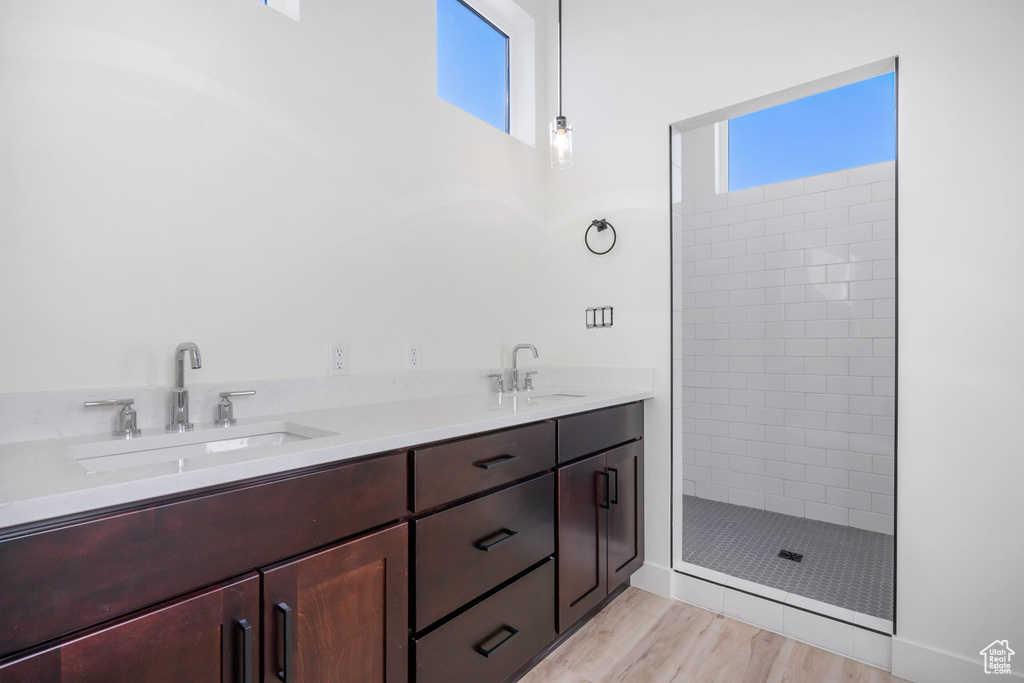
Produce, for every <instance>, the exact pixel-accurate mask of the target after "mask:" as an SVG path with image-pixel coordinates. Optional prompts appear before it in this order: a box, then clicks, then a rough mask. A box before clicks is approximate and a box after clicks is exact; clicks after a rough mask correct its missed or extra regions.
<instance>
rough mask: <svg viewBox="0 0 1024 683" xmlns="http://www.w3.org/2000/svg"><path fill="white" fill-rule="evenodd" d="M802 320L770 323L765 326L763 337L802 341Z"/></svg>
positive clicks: (803, 323)
mask: <svg viewBox="0 0 1024 683" xmlns="http://www.w3.org/2000/svg"><path fill="white" fill-rule="evenodd" d="M804 325H806V323H805V322H804V321H803V320H788V321H785V322H770V323H768V324H767V325H766V326H765V335H766V336H767V337H768V338H769V339H802V338H803V337H804V336H805V334H804Z"/></svg>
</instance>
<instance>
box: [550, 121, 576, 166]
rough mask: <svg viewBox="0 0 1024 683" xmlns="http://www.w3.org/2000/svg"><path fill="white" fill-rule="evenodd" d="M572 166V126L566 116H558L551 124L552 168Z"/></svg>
mask: <svg viewBox="0 0 1024 683" xmlns="http://www.w3.org/2000/svg"><path fill="white" fill-rule="evenodd" d="M570 166H572V126H570V125H569V123H568V122H567V121H566V120H565V117H564V116H556V117H555V120H554V121H552V122H551V167H552V168H558V169H563V168H569V167H570Z"/></svg>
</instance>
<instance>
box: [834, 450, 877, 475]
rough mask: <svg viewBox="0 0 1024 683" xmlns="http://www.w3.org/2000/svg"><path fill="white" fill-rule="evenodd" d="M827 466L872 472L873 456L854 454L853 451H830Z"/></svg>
mask: <svg viewBox="0 0 1024 683" xmlns="http://www.w3.org/2000/svg"><path fill="white" fill-rule="evenodd" d="M826 464H827V465H828V466H829V467H837V468H840V469H844V470H856V471H858V472H870V471H871V455H870V454H868V453H854V452H853V451H832V450H830V451H829V452H828V456H827V462H826Z"/></svg>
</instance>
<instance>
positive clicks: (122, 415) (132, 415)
mask: <svg viewBox="0 0 1024 683" xmlns="http://www.w3.org/2000/svg"><path fill="white" fill-rule="evenodd" d="M133 403H135V399H134V398H112V399H108V400H106V401H86V402H85V407H86V408H93V407H96V406H100V407H109V406H121V410H120V412H118V413H117V422H116V423H115V426H114V432H113V434H114V436H123V437H124V438H126V439H130V438H132V437H133V436H139V435H140V434H142V430H141V429H139V426H138V413H137V412H135V409H134V408H132V404H133Z"/></svg>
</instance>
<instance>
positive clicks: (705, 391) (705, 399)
mask: <svg viewBox="0 0 1024 683" xmlns="http://www.w3.org/2000/svg"><path fill="white" fill-rule="evenodd" d="M693 391H694V400H695V401H697V403H711V404H715V403H719V404H726V403H728V402H729V391H728V390H727V389H710V388H707V387H698V388H695V389H694V390H693Z"/></svg>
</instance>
